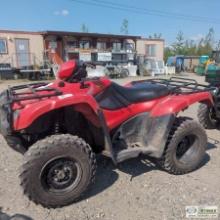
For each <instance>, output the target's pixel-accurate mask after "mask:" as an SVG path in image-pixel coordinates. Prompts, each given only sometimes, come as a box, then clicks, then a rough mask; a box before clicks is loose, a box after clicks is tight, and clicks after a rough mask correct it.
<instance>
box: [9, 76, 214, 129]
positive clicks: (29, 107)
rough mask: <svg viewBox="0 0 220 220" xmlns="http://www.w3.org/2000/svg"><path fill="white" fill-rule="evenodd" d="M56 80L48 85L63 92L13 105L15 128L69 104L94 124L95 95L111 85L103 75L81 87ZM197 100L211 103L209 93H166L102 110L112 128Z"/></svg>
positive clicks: (175, 108)
mask: <svg viewBox="0 0 220 220" xmlns="http://www.w3.org/2000/svg"><path fill="white" fill-rule="evenodd" d="M59 82H60V80H57V81H55V82H54V83H52V84H50V85H49V86H50V87H55V88H58V89H59V90H61V91H62V92H63V95H60V96H54V97H51V98H44V99H41V100H29V101H22V102H20V103H15V104H14V106H13V109H14V110H17V111H18V114H17V116H16V119H14V129H15V130H21V129H25V128H27V127H28V126H30V125H31V124H32V122H33V121H34V120H36V119H37V118H38V117H40V116H41V115H43V114H45V113H47V112H50V111H52V110H55V109H59V108H62V107H65V106H71V105H74V107H75V108H76V107H77V108H78V109H80V111H81V112H84V113H85V114H87V116H88V118H90V119H91V121H92V122H93V123H94V124H97V121H95V119H94V118H93V117H92V113H91V112H94V113H95V114H97V112H98V110H99V105H98V103H97V102H96V100H95V98H94V96H95V95H96V94H98V93H100V92H101V91H103V90H104V89H106V88H107V87H108V86H109V85H110V84H111V81H110V80H109V79H107V78H105V77H103V78H100V79H99V80H93V81H88V82H85V84H86V85H87V87H88V88H81V84H80V83H66V82H65V86H64V87H59ZM127 86H129V84H127ZM196 102H208V104H212V103H213V100H212V96H211V94H210V93H209V92H200V93H194V94H188V95H184V94H180V95H169V96H166V97H161V98H158V99H155V100H151V101H147V102H142V103H134V104H131V105H129V106H128V107H126V108H121V109H118V110H113V111H112V110H106V109H103V113H104V116H105V119H106V124H107V127H108V128H109V130H112V129H114V128H116V127H117V126H119V125H120V124H121V123H123V122H124V121H126V120H128V119H129V118H131V117H133V116H135V115H137V114H139V113H143V112H150V116H151V117H159V116H163V115H169V114H177V113H178V112H180V111H182V110H185V109H186V108H188V107H189V106H190V105H192V104H193V103H196ZM84 108H85V109H84ZM86 108H89V110H88V111H87V110H86Z"/></svg>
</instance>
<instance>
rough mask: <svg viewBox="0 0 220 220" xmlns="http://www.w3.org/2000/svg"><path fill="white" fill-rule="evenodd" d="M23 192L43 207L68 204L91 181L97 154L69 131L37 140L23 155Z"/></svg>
mask: <svg viewBox="0 0 220 220" xmlns="http://www.w3.org/2000/svg"><path fill="white" fill-rule="evenodd" d="M24 157H25V163H24V164H23V166H22V172H21V175H20V178H21V186H22V187H23V190H24V193H25V194H26V195H27V196H28V197H29V199H30V200H32V201H33V202H35V203H36V204H41V205H42V206H43V207H46V208H56V207H62V206H66V205H69V204H71V203H73V202H74V201H76V200H77V199H78V198H79V197H80V196H81V195H82V193H83V192H85V191H86V189H87V188H88V186H89V185H90V183H92V182H93V181H94V177H95V170H96V158H95V154H94V153H93V152H92V150H91V148H90V146H89V145H88V144H86V142H85V141H84V140H83V139H81V138H79V137H77V136H72V135H69V134H61V135H53V136H50V137H47V138H45V139H43V140H40V141H38V142H36V143H35V144H34V145H33V146H32V147H31V148H30V149H29V150H28V151H27V152H26V153H25V155H24Z"/></svg>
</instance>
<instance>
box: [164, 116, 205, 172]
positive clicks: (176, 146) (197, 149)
mask: <svg viewBox="0 0 220 220" xmlns="http://www.w3.org/2000/svg"><path fill="white" fill-rule="evenodd" d="M206 146H207V136H206V132H205V130H204V128H203V127H202V126H201V125H200V124H199V123H198V122H196V121H194V120H192V119H190V118H184V117H181V118H177V119H176V122H175V124H174V126H173V128H172V129H171V132H170V134H169V137H168V141H167V144H166V148H165V151H164V155H163V158H162V160H161V165H162V167H163V168H164V169H165V170H166V171H167V172H169V173H171V174H175V175H181V174H185V173H189V172H192V171H193V170H195V169H197V168H198V167H199V166H200V165H201V162H202V161H203V159H204V156H205V149H206Z"/></svg>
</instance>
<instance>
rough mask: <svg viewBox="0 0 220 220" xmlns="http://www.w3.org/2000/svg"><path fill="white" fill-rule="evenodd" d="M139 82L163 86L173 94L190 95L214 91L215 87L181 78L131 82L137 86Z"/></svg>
mask: <svg viewBox="0 0 220 220" xmlns="http://www.w3.org/2000/svg"><path fill="white" fill-rule="evenodd" d="M140 82H149V83H153V84H161V85H165V86H167V87H168V88H169V89H170V90H171V92H172V93H174V94H192V93H198V92H206V91H207V92H209V91H214V90H216V87H210V86H209V85H204V84H199V83H198V82H197V81H196V80H194V79H187V78H182V77H171V78H170V79H161V78H158V79H147V80H141V81H133V82H132V84H137V83H140Z"/></svg>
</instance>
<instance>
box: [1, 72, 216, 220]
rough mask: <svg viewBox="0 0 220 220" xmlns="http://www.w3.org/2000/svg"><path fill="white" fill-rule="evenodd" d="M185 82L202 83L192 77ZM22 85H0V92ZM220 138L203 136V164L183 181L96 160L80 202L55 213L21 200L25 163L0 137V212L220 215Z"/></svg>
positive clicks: (138, 163) (80, 219) (84, 217)
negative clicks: (188, 209) (210, 211)
mask: <svg viewBox="0 0 220 220" xmlns="http://www.w3.org/2000/svg"><path fill="white" fill-rule="evenodd" d="M187 77H189V78H195V79H197V80H198V81H200V82H202V81H203V78H202V77H198V76H195V75H193V74H188V76H187ZM129 80H130V79H126V80H118V82H119V83H124V82H127V81H129ZM20 83H21V81H17V82H15V81H5V82H2V83H0V90H2V89H4V88H6V87H7V85H8V84H11V85H14V84H20ZM196 111H197V105H193V106H192V107H191V108H189V109H188V110H187V111H186V112H184V113H183V114H184V115H187V116H190V117H193V118H196ZM219 132H220V131H217V130H212V131H207V133H208V137H209V145H208V148H207V154H206V158H205V160H204V163H203V164H202V166H201V168H200V169H198V170H196V171H195V172H192V173H190V174H186V175H182V176H174V175H170V174H168V173H166V172H164V171H161V170H159V169H158V168H157V167H155V165H154V164H152V163H151V162H150V161H148V160H147V159H146V158H144V157H141V158H138V159H132V160H129V161H126V162H123V163H121V164H120V165H119V166H118V168H115V167H114V166H113V165H112V163H111V161H110V160H109V159H106V158H103V157H101V156H99V157H98V170H97V175H96V182H95V184H94V185H93V186H92V187H91V188H90V190H89V191H88V193H87V194H86V196H85V197H84V198H83V200H81V201H79V202H77V203H75V204H72V205H70V206H68V207H64V208H61V209H55V210H54V209H45V208H42V207H41V206H37V205H35V204H33V203H32V202H30V201H29V200H28V199H27V198H26V197H25V196H24V195H23V194H22V190H21V188H20V186H19V178H18V175H19V167H20V165H21V164H22V161H23V158H22V156H21V155H19V154H18V153H16V152H14V151H13V150H11V149H10V148H9V147H8V146H7V144H6V143H5V141H4V140H3V138H2V137H0V143H1V145H0V177H1V178H0V207H1V209H2V211H3V212H5V213H7V214H9V215H14V214H16V213H19V214H23V215H27V216H29V217H31V218H33V219H34V220H95V219H102V220H119V219H120V220H154V219H155V220H181V219H186V217H185V206H190V205H215V206H218V207H219V209H220V196H219V195H220V187H219V183H220V176H219V169H220V147H219V142H220V135H219ZM0 219H1V218H0Z"/></svg>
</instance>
